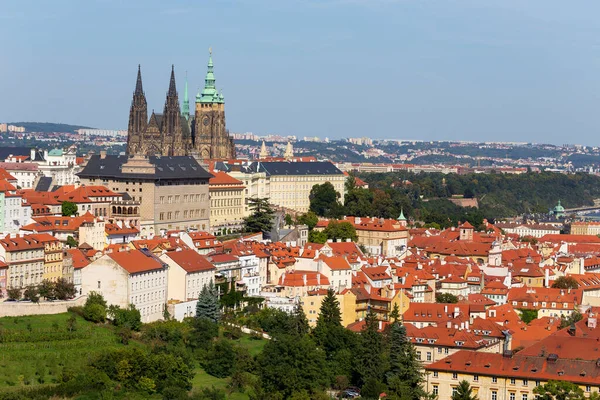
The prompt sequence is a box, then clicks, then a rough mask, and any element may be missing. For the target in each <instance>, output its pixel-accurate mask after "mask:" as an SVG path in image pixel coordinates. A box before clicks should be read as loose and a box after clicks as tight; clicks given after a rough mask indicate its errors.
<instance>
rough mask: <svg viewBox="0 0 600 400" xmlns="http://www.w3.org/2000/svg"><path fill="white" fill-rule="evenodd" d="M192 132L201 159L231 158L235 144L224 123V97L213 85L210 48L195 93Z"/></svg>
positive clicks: (196, 151) (213, 77) (233, 154)
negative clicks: (199, 85) (200, 85)
mask: <svg viewBox="0 0 600 400" xmlns="http://www.w3.org/2000/svg"><path fill="white" fill-rule="evenodd" d="M192 132H193V137H194V150H195V153H196V154H198V156H199V157H200V158H202V159H215V158H222V159H233V158H235V146H234V144H233V139H232V138H230V137H229V132H228V131H227V129H226V127H225V99H224V97H223V93H222V92H221V93H219V92H218V91H217V89H216V87H215V75H214V71H213V61H212V52H210V55H209V57H208V70H207V72H206V78H205V79H204V88H203V89H202V91H201V92H199V93H198V94H197V95H196V112H195V115H194V120H193V126H192Z"/></svg>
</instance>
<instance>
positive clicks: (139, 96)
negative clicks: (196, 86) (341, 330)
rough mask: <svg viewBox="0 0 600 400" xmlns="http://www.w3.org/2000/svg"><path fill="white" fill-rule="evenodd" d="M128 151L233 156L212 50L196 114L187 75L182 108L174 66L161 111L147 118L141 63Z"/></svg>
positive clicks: (214, 157) (165, 154) (131, 115)
mask: <svg viewBox="0 0 600 400" xmlns="http://www.w3.org/2000/svg"><path fill="white" fill-rule="evenodd" d="M127 154H128V155H138V156H155V155H161V156H195V157H199V158H201V159H233V158H235V146H234V143H233V139H232V138H231V137H230V136H229V132H228V131H227V129H226V127H225V100H224V98H223V94H222V93H220V94H219V93H218V92H217V89H216V87H215V76H214V72H213V62H212V54H211V55H210V56H209V59H208V71H207V73H206V78H205V80H204V89H203V90H202V92H199V93H198V94H197V95H196V108H195V113H194V116H193V117H192V116H191V115H190V106H189V100H188V88H187V79H186V82H185V90H184V99H183V109H182V110H181V109H180V108H179V97H178V94H177V87H176V85H175V70H174V68H173V67H172V68H171V80H170V82H169V90H168V91H167V98H166V100H165V106H164V109H163V113H162V114H156V113H155V112H154V111H152V115H150V119H148V104H147V102H146V95H145V93H144V89H143V86H142V72H141V68H140V67H139V66H138V74H137V82H136V85H135V91H134V92H133V100H132V101H131V109H130V111H129V125H128V127H127Z"/></svg>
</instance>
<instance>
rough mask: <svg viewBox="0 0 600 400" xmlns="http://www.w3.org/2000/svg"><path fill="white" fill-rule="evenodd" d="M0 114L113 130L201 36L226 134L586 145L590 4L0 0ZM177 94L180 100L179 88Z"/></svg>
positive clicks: (591, 91) (596, 121) (599, 88)
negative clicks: (221, 100) (137, 94)
mask: <svg viewBox="0 0 600 400" xmlns="http://www.w3.org/2000/svg"><path fill="white" fill-rule="evenodd" d="M0 9H1V10H2V11H1V12H0V37H2V40H1V43H2V45H1V46H0V59H1V61H0V121H21V120H25V121H50V122H65V123H75V124H83V125H90V126H94V127H101V128H121V129H124V128H126V126H127V118H128V112H129V105H130V102H131V94H132V91H133V89H134V85H135V74H136V69H137V65H138V63H139V64H141V65H142V73H143V79H144V88H145V91H146V96H147V99H148V104H149V107H150V109H152V108H154V109H155V110H157V111H159V110H160V111H159V112H162V108H163V105H164V97H165V93H166V90H167V87H168V79H169V73H170V68H171V64H175V71H176V73H177V83H178V87H179V93H180V95H183V82H184V76H185V71H188V77H189V84H190V91H191V94H192V96H193V95H195V92H196V88H197V87H198V86H199V85H201V84H202V83H203V82H202V80H203V78H204V74H205V72H206V61H207V56H208V48H209V47H210V46H212V48H213V56H214V63H215V75H216V80H217V86H218V87H219V88H222V89H223V90H224V94H225V101H226V112H227V123H228V127H229V129H230V131H232V132H246V131H251V132H254V133H257V134H268V133H277V134H293V135H297V136H312V135H318V136H321V137H324V136H329V137H330V138H341V137H347V136H370V137H373V138H410V139H430V140H441V139H456V140H482V141H483V140H505V141H509V140H515V141H534V142H548V143H558V144H562V143H583V144H592V145H599V144H600V24H599V23H598V15H600V2H599V1H598V0H581V1H576V2H570V1H564V0H526V1H524V0H435V1H434V0H396V1H395V0H239V1H234V0H211V1H204V0H202V1H201V0H190V1H153V0H145V1H137V0H126V1H122V0H119V1H117V0H104V1H88V0H86V1H74V0H73V1H63V0H52V1H42V0H38V1H27V0H18V1H16V0H15V1H12V0H0ZM192 102H193V97H192Z"/></svg>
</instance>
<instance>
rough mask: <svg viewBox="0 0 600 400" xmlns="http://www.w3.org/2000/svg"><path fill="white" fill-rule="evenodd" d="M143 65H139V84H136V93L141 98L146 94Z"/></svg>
mask: <svg viewBox="0 0 600 400" xmlns="http://www.w3.org/2000/svg"><path fill="white" fill-rule="evenodd" d="M141 68H142V67H141V65H140V64H138V73H137V82H136V83H135V92H134V94H135V95H136V96H141V95H143V94H144V88H143V87H142V70H141Z"/></svg>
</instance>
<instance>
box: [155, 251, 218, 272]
mask: <svg viewBox="0 0 600 400" xmlns="http://www.w3.org/2000/svg"><path fill="white" fill-rule="evenodd" d="M167 257H169V258H170V259H172V260H173V261H175V263H177V265H179V266H180V267H181V268H183V269H184V270H185V271H186V272H188V273H193V272H205V271H214V270H216V268H215V266H214V265H213V264H212V263H211V262H210V261H208V260H207V259H206V257H204V256H202V255H200V254H198V253H197V252H196V251H195V250H191V249H189V250H181V251H172V252H170V253H167Z"/></svg>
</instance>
